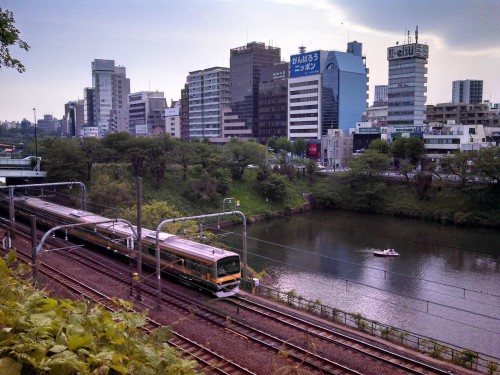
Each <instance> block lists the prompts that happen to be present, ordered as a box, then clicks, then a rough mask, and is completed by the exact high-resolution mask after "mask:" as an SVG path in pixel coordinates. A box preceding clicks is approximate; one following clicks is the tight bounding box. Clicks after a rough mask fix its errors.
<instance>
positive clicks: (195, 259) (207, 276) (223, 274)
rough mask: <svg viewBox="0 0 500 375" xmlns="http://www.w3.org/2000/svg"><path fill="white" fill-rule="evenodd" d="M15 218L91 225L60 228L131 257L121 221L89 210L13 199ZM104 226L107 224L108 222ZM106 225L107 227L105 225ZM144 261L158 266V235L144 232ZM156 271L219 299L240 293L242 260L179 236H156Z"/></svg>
mask: <svg viewBox="0 0 500 375" xmlns="http://www.w3.org/2000/svg"><path fill="white" fill-rule="evenodd" d="M15 210H16V216H18V217H23V218H28V217H29V216H30V215H36V220H37V224H41V225H44V226H45V227H47V228H54V227H56V226H60V225H67V224H78V223H88V224H89V225H88V226H87V225H85V226H78V227H68V228H64V229H61V230H62V231H67V234H68V235H70V236H74V237H76V238H79V239H82V240H84V241H86V242H90V243H95V244H98V245H100V246H103V247H104V248H106V249H109V250H113V251H115V252H119V253H121V254H123V255H124V256H126V257H133V258H135V251H132V248H133V247H134V242H135V241H134V234H133V231H132V229H131V227H130V225H127V224H126V223H125V222H122V221H118V222H112V219H108V218H106V217H103V216H100V215H96V214H94V213H91V212H88V211H80V210H75V209H73V208H69V207H64V206H61V205H58V204H55V203H51V202H48V201H45V200H42V199H40V198H33V197H22V198H15ZM106 221H108V222H106ZM103 222H105V223H103ZM141 231H142V234H141V238H142V256H141V257H142V261H143V263H144V264H145V265H148V266H151V267H155V265H156V250H155V248H156V231H153V230H150V229H146V228H143V229H142V230H141ZM158 238H159V248H160V259H161V260H160V262H161V263H160V267H161V270H162V272H165V273H167V274H170V275H174V276H175V277H177V278H179V279H181V280H183V281H185V282H187V283H189V284H196V285H197V286H199V287H200V288H202V289H205V290H208V291H210V292H212V293H214V294H215V295H216V296H217V297H228V296H231V295H234V294H236V293H238V292H239V284H240V281H241V263H240V256H239V254H237V253H234V252H231V251H227V250H223V249H220V248H217V247H213V246H209V245H205V244H201V243H198V242H195V241H191V240H187V239H184V238H182V237H179V236H177V235H173V234H169V233H166V232H159V235H158Z"/></svg>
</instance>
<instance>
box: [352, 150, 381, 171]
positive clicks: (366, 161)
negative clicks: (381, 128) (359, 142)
mask: <svg viewBox="0 0 500 375" xmlns="http://www.w3.org/2000/svg"><path fill="white" fill-rule="evenodd" d="M349 167H350V168H351V174H353V175H362V176H366V177H373V176H379V175H381V174H382V173H383V172H385V171H386V170H387V168H388V167H389V157H388V156H387V155H385V154H382V153H380V152H378V151H376V150H372V149H368V150H366V151H365V152H364V154H363V155H360V156H357V157H355V158H354V159H351V160H350V162H349Z"/></svg>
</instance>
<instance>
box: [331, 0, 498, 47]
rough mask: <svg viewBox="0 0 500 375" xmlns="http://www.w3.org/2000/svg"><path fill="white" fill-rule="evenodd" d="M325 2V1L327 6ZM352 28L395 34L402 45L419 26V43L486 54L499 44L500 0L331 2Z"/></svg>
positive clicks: (358, 0)
mask: <svg viewBox="0 0 500 375" xmlns="http://www.w3.org/2000/svg"><path fill="white" fill-rule="evenodd" d="M325 1H326V0H322V2H325ZM328 3H330V4H331V5H332V9H333V8H335V9H337V8H338V9H340V12H341V13H343V14H344V15H345V17H346V21H344V22H349V23H351V24H352V25H354V26H353V27H356V28H357V27H358V25H362V27H364V28H369V29H372V30H378V32H383V33H392V34H394V35H397V36H398V38H399V40H400V41H402V40H403V39H404V37H405V35H404V31H405V30H410V36H411V37H413V36H414V35H413V34H414V30H415V28H416V26H417V25H418V28H419V35H420V36H419V41H421V42H423V43H429V41H430V40H426V39H432V40H433V41H437V46H439V47H441V48H449V49H453V48H456V49H459V50H464V51H465V50H484V49H487V48H491V46H494V45H498V44H499V43H500V32H499V31H500V28H499V26H498V20H499V19H500V2H499V1H498V0H481V1H470V0H440V1H430V0H418V1H409V0H377V1H373V0H356V1H343V0H329V1H328Z"/></svg>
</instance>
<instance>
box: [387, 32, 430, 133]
mask: <svg viewBox="0 0 500 375" xmlns="http://www.w3.org/2000/svg"><path fill="white" fill-rule="evenodd" d="M428 57H429V47H428V46H427V45H426V44H420V43H418V28H417V30H416V31H415V42H414V43H412V42H411V40H410V36H408V41H407V43H406V44H402V45H396V46H394V47H389V48H388V49H387V60H388V61H389V87H388V99H389V103H388V116H387V125H388V126H396V127H401V126H402V127H412V128H413V129H415V128H416V127H422V126H423V124H424V120H425V101H426V95H425V93H426V92H427V87H426V83H427V78H426V74H427V67H426V65H427V60H428Z"/></svg>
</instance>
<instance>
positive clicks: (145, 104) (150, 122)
mask: <svg viewBox="0 0 500 375" xmlns="http://www.w3.org/2000/svg"><path fill="white" fill-rule="evenodd" d="M128 103H129V115H128V117H129V132H130V134H132V135H136V136H148V135H158V134H161V133H165V108H167V101H166V99H165V96H164V94H163V92H159V91H155V92H152V91H141V92H136V93H133V94H130V95H129V98H128Z"/></svg>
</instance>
